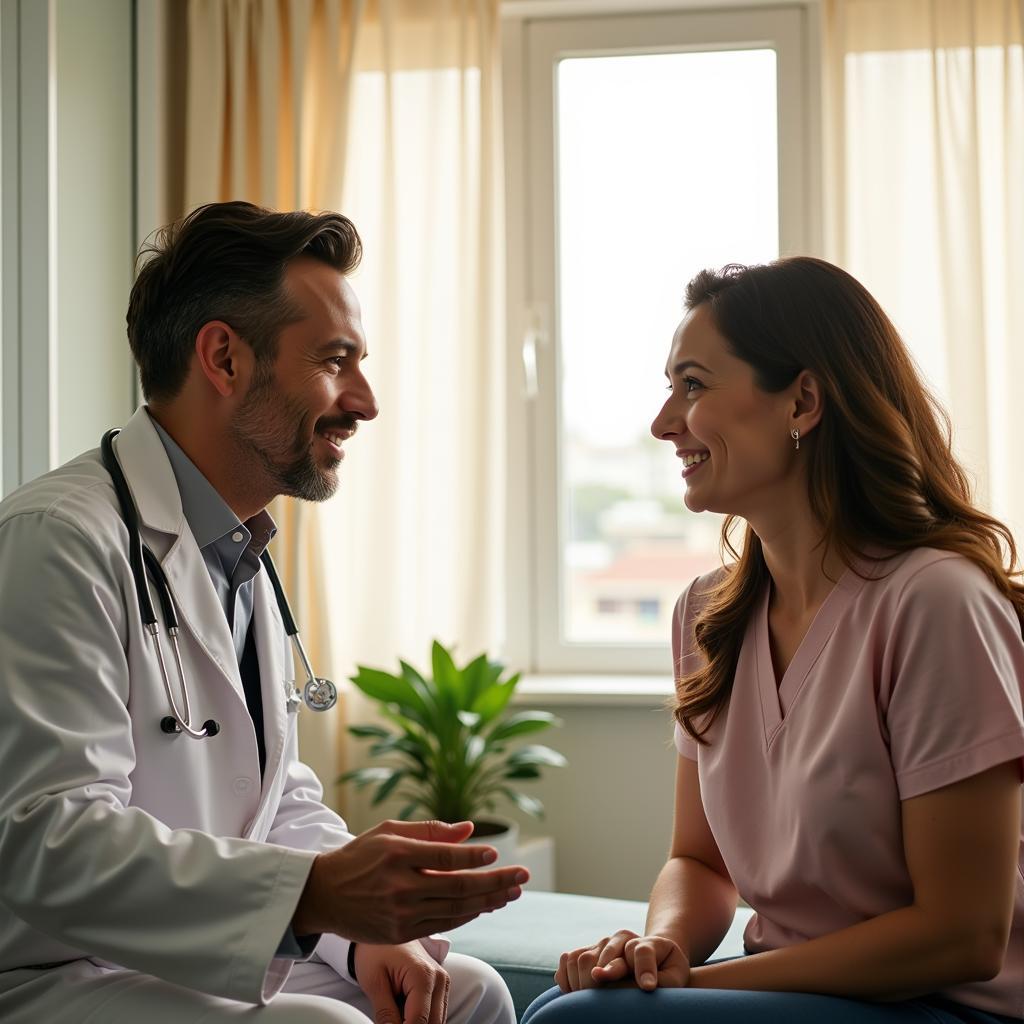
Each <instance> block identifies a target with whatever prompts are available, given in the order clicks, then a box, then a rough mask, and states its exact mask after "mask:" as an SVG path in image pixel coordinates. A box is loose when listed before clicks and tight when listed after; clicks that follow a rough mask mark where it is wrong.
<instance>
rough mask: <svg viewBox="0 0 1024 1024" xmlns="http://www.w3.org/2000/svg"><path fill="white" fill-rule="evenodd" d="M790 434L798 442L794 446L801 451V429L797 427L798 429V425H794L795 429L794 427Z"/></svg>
mask: <svg viewBox="0 0 1024 1024" xmlns="http://www.w3.org/2000/svg"><path fill="white" fill-rule="evenodd" d="M789 436H790V437H791V438H793V440H794V441H796V444H795V445H794V446H793V447H794V450H795V451H800V431H799V430H797V429H796V427H794V428H793V429H792V430H791V431H790V432H789Z"/></svg>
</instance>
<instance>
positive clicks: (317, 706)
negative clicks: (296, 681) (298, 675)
mask: <svg viewBox="0 0 1024 1024" xmlns="http://www.w3.org/2000/svg"><path fill="white" fill-rule="evenodd" d="M302 697H303V699H304V700H305V702H306V707H308V708H312V709H313V710H314V711H330V710H331V708H333V707H334V705H335V704H337V703H338V688H337V687H336V686H335V685H334V683H332V682H331V681H330V679H317V678H316V677H312V678H310V679H309V680H308V681H307V683H306V685H305V688H304V689H303V691H302Z"/></svg>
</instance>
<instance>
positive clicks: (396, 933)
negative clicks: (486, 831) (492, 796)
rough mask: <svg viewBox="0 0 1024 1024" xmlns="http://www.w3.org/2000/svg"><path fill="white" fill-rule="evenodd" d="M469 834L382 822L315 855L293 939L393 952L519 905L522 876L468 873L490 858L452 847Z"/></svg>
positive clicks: (508, 870)
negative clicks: (326, 938)
mask: <svg viewBox="0 0 1024 1024" xmlns="http://www.w3.org/2000/svg"><path fill="white" fill-rule="evenodd" d="M472 832H473V826H472V825H471V824H470V823H469V822H468V821H464V822H460V823H459V824H457V825H448V824H445V823H443V822H439V821H416V822H409V821H385V822H381V824H379V825H377V826H375V827H374V828H371V829H370V830H369V831H367V832H364V833H363V834H362V835H360V836H358V837H357V838H355V839H353V840H352V841H351V842H350V843H347V844H346V845H345V846H341V847H339V848H338V849H336V850H331V851H330V852H328V853H321V854H319V855H318V856H317V858H316V860H314V861H313V867H312V868H311V869H310V872H309V877H308V878H307V879H306V887H305V888H304V889H303V891H302V895H301V897H299V902H298V906H297V907H296V908H295V914H294V916H293V917H292V929H293V931H294V933H295V934H296V935H297V936H302V935H314V934H317V933H322V932H332V933H334V934H336V935H342V936H344V937H345V938H346V939H352V940H353V941H355V942H361V943H362V942H368V943H377V944H382V945H397V944H399V943H403V942H409V941H411V940H412V939H418V938H421V937H422V936H424V935H430V934H431V933H432V932H440V931H447V930H448V929H451V928H458V927H459V925H463V924H466V923H467V922H468V921H472V920H473V918H475V917H477V916H479V915H480V914H484V913H487V912H488V911H490V910H497V909H498V908H499V907H503V906H505V904H506V903H509V902H511V901H512V900H516V899H519V897H520V895H522V889H521V888H520V886H521V885H522V884H523V883H524V882H525V881H526V880H527V879H528V878H529V877H530V876H529V873H528V872H527V871H526V869H525V868H522V867H518V866H513V867H503V868H494V869H492V870H490V871H474V870H470V869H472V868H478V867H481V866H482V865H485V864H491V863H493V862H494V860H495V859H496V857H497V854H496V853H495V851H494V850H493V848H491V847H489V846H477V845H472V846H460V845H458V844H459V843H461V842H462V841H463V840H464V839H467V838H468V837H469V836H470V835H471V834H472Z"/></svg>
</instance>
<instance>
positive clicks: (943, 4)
mask: <svg viewBox="0 0 1024 1024" xmlns="http://www.w3.org/2000/svg"><path fill="white" fill-rule="evenodd" d="M824 15H825V17H824V28H825V66H826V68H827V70H828V78H829V90H828V101H827V106H826V137H827V149H826V192H827V193H828V194H830V196H831V199H832V202H831V207H830V210H829V217H828V228H829V231H828V236H829V255H830V256H831V258H833V259H834V260H836V261H837V262H839V263H841V264H842V265H843V266H845V267H846V268H847V269H848V270H850V272H851V273H853V274H854V275H855V276H857V277H859V278H860V279H861V280H862V281H864V283H865V284H866V285H867V286H868V287H869V288H870V289H871V290H872V291H873V292H874V293H875V295H876V296H877V297H878V298H879V299H880V301H881V302H882V304H883V305H884V306H885V307H886V309H887V310H888V311H889V312H890V314H891V315H893V316H894V318H895V319H896V321H897V324H898V326H900V328H901V329H902V330H903V333H904V337H905V338H906V340H907V341H908V343H909V344H910V346H911V348H912V349H913V350H914V351H915V354H916V356H917V358H918V362H919V363H920V365H921V367H922V369H923V370H924V372H925V374H926V375H927V376H928V378H929V379H930V381H931V383H932V385H933V388H934V389H935V390H936V392H937V393H938V394H939V396H940V398H941V399H942V400H943V401H944V403H945V405H946V407H947V408H948V409H949V411H950V413H951V415H952V418H953V422H954V426H955V432H956V444H957V448H958V451H959V453H960V455H961V456H962V457H963V459H964V461H965V463H966V464H967V466H968V468H969V469H970V470H971V471H972V473H973V475H974V477H975V479H976V483H977V491H976V493H977V498H978V500H979V502H980V503H981V504H982V505H983V506H985V507H987V508H988V509H990V510H991V511H993V512H994V513H995V514H996V515H998V516H1000V517H1001V518H1003V519H1005V520H1006V521H1007V522H1008V523H1009V524H1010V525H1011V527H1012V528H1013V530H1014V534H1015V537H1016V539H1017V540H1018V543H1024V473H1021V471H1020V459H1019V451H1018V445H1017V439H1018V438H1020V437H1022V436H1024V402H1022V401H1021V400H1020V396H1019V389H1020V387H1021V382H1022V381H1024V50H1022V43H1024V2H1022V0H827V2H826V3H825V6H824Z"/></svg>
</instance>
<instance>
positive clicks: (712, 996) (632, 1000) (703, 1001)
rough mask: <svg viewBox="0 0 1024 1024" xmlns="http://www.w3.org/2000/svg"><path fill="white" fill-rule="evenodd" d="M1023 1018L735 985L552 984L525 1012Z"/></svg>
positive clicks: (872, 1022) (599, 1021)
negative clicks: (572, 988) (567, 987)
mask: <svg viewBox="0 0 1024 1024" xmlns="http://www.w3.org/2000/svg"><path fill="white" fill-rule="evenodd" d="M619 1022H622V1024H633V1022H642V1024H823V1022H824V1024H1020V1018H1018V1017H1002V1016H1000V1015H998V1014H994V1013H985V1012H984V1011H982V1010H975V1009H973V1008H971V1007H969V1006H963V1005H961V1004H960V1003H951V1002H949V1001H948V1000H944V999H939V998H935V997H932V998H928V999H911V1000H909V1001H908V1002H903V1003H867V1002H863V1001H861V1000H859V999H840V998H839V997H837V996H816V995H807V994H806V993H802V992H742V991H739V990H736V989H710V988H701V989H698V988H659V989H655V990H654V991H653V992H643V991H641V990H640V989H638V988H590V989H585V990H584V991H582V992H570V993H568V994H563V993H562V991H561V990H560V989H557V988H552V989H548V991H547V992H544V993H543V994H542V995H539V996H538V997H537V998H536V999H535V1000H534V1001H533V1002H532V1003H531V1004H530V1005H529V1006H528V1007H527V1008H526V1013H524V1014H523V1019H522V1024H619Z"/></svg>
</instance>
